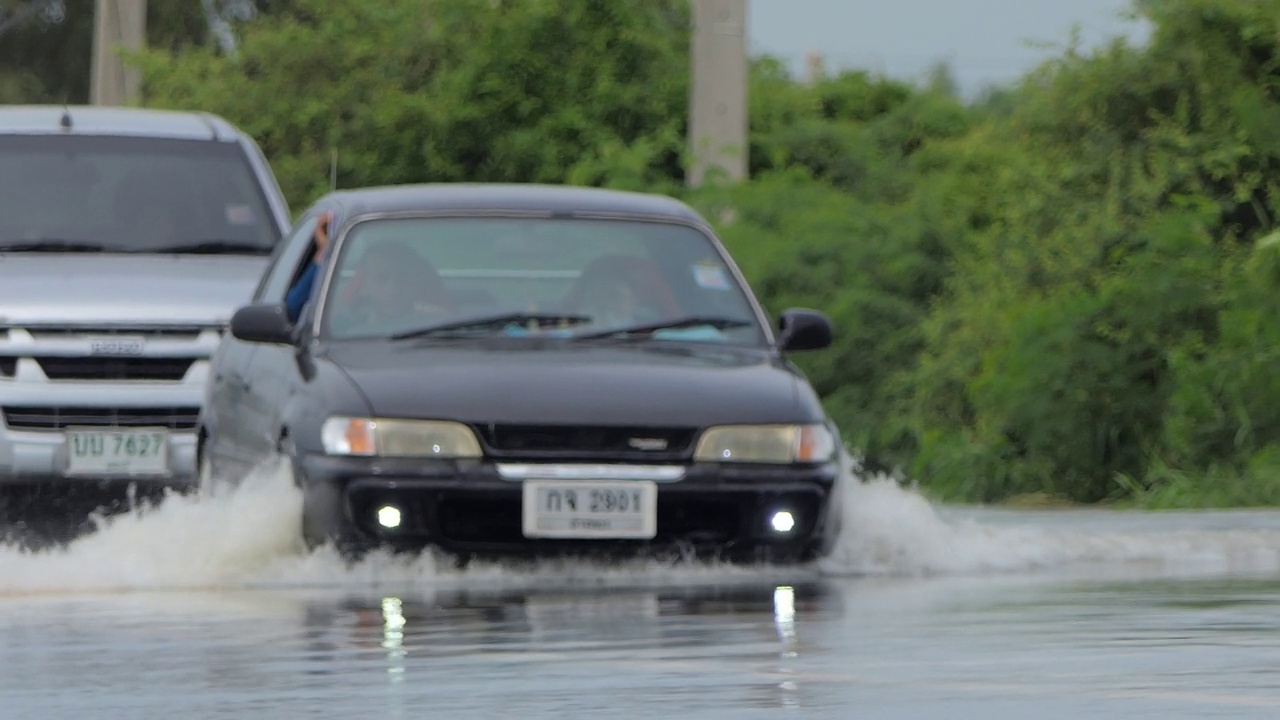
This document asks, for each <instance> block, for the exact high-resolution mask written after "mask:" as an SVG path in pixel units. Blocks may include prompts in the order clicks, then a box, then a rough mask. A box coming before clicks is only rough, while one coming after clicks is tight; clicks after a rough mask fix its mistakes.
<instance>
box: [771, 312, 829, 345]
mask: <svg viewBox="0 0 1280 720" xmlns="http://www.w3.org/2000/svg"><path fill="white" fill-rule="evenodd" d="M778 331H779V333H778V343H779V345H781V347H782V349H783V350H787V351H796V350H821V349H823V348H825V347H828V346H830V345H831V335H832V329H831V320H830V319H829V318H827V316H826V315H823V314H822V313H820V312H818V311H817V310H806V309H804V308H791V309H789V310H784V311H782V316H781V317H780V318H779V319H778Z"/></svg>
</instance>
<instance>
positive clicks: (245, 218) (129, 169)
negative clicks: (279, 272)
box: [0, 135, 278, 254]
mask: <svg viewBox="0 0 1280 720" xmlns="http://www.w3.org/2000/svg"><path fill="white" fill-rule="evenodd" d="M277 240H278V231H277V229H276V228H275V226H274V224H273V223H272V220H271V215H270V213H269V211H268V208H267V204H266V199H265V197H264V195H263V193H262V191H261V189H260V188H259V187H258V184H257V182H256V180H255V176H254V173H253V170H252V168H251V167H250V165H249V161H248V159H247V158H246V157H245V156H244V153H243V152H242V150H241V149H240V148H239V146H237V145H236V144H233V143H226V142H213V141H209V140H172V139H161V138H145V137H101V136H40V135H37V136H6V135H0V249H5V248H10V249H12V248H20V249H22V250H28V251H39V250H49V251H59V250H66V251H80V252H87V251H90V250H91V249H97V250H100V251H105V252H200V253H209V252H228V253H249V254H267V253H269V252H270V251H271V249H272V247H273V246H274V245H275V243H276V241H277ZM59 246H61V247H59Z"/></svg>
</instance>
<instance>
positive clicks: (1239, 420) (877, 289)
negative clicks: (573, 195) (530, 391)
mask: <svg viewBox="0 0 1280 720" xmlns="http://www.w3.org/2000/svg"><path fill="white" fill-rule="evenodd" d="M263 7H264V14H263V15H262V16H260V17H259V18H257V19H256V20H253V21H252V22H250V23H247V24H244V25H242V26H241V27H240V28H239V32H240V35H241V37H240V45H239V50H238V53H237V54H236V55H235V56H234V57H229V56H225V55H222V54H220V53H218V52H216V51H215V50H213V49H211V48H209V47H207V46H206V45H204V44H201V43H199V42H194V41H192V42H179V40H180V39H181V38H182V37H186V36H189V35H190V34H191V32H190V30H189V28H188V30H187V31H185V32H186V35H183V33H182V32H179V31H177V30H171V31H166V32H167V34H166V35H165V36H164V37H163V38H160V39H158V40H157V41H156V42H155V43H154V45H155V46H156V47H155V48H154V49H153V50H151V51H149V52H147V53H145V54H144V55H143V57H141V58H140V59H139V61H140V63H141V65H142V67H143V69H144V72H145V78H146V93H147V103H148V104H150V105H154V106H162V107H200V108H204V109H208V110H212V111H214V112H217V113H220V114H223V115H226V116H227V117H229V118H230V119H232V120H233V121H235V122H236V123H238V124H240V125H241V126H243V127H245V128H247V129H248V130H250V131H251V132H253V133H254V134H255V135H256V136H257V137H258V138H259V139H260V141H261V143H262V145H263V147H264V149H265V150H266V152H267V154H268V155H269V157H270V158H271V160H272V162H273V164H274V165H275V167H276V169H277V172H278V173H279V175H280V177H281V179H282V182H283V184H284V185H285V187H286V190H287V192H288V193H289V195H290V197H291V198H292V200H293V202H294V203H296V204H298V205H301V204H303V203H306V202H308V201H309V200H311V199H312V198H314V197H315V196H316V195H318V194H319V193H322V192H324V191H325V190H326V189H327V186H328V177H329V173H328V171H329V163H330V162H331V160H332V158H333V153H334V152H335V151H336V153H337V166H338V177H339V183H340V184H342V185H357V184H360V185H363V184H383V183H402V182H419V181H432V180H445V181H459V180H504V181H513V182H570V183H577V184H593V185H604V186H611V187H620V188H627V189H639V190H652V191H658V192H666V193H671V194H676V195H680V196H682V197H684V198H686V199H687V200H688V201H690V202H691V203H693V204H694V205H695V206H697V207H699V208H700V209H702V210H704V211H705V212H706V213H707V214H708V216H710V217H713V218H717V219H721V220H722V222H721V230H722V234H723V236H724V239H725V242H726V243H727V244H728V245H729V247H730V249H731V250H732V251H733V253H734V255H735V256H736V257H737V258H738V259H739V261H740V262H741V264H742V266H743V269H744V271H745V272H746V274H747V275H748V277H749V278H750V280H751V283H752V285H753V287H754V289H755V290H756V292H757V293H759V294H760V296H761V297H762V299H763V300H764V302H765V303H766V305H767V306H768V307H769V309H770V310H771V311H772V312H775V313H776V312H777V311H779V310H781V309H783V308H784V307H787V306H792V305H801V306H809V307H816V308H821V309H823V310H826V311H827V312H828V313H830V314H831V316H832V317H833V320H834V321H835V323H836V325H837V329H838V339H837V341H836V344H835V346H834V347H833V348H832V349H831V350H830V351H828V352H825V353H818V354H813V355H805V356H797V357H796V358H795V361H796V362H797V363H798V364H799V365H800V366H801V367H802V368H803V369H804V370H805V372H806V373H807V374H808V375H809V376H810V377H811V379H812V381H813V382H814V385H815V386H816V387H817V388H818V389H819V391H820V392H821V393H822V394H823V396H824V398H825V401H826V403H827V407H828V408H829V410H830V412H831V413H832V415H833V416H834V417H835V418H836V420H837V422H839V424H840V425H841V427H842V428H843V429H844V432H845V435H846V437H847V438H848V439H849V441H850V443H851V444H852V445H854V446H855V447H856V448H857V449H858V450H859V451H860V452H861V453H863V454H864V455H865V456H866V457H867V458H868V460H870V461H871V462H872V464H878V465H880V466H883V467H891V468H899V469H901V470H902V471H903V472H904V474H905V475H907V476H908V477H910V478H912V479H914V480H917V481H919V482H920V483H922V484H923V485H924V486H925V487H926V488H927V489H928V490H929V491H930V492H932V493H934V494H936V495H938V496H940V497H945V498H947V499H951V500H970V501H999V500H1003V499H1007V498H1010V497H1012V496H1016V495H1027V494H1038V495H1051V496H1056V497H1060V498H1065V499H1069V500H1075V501H1083V502H1095V501H1134V502H1139V503H1143V504H1148V505H1153V506H1162V507H1172V506H1184V505H1196V504H1211V505H1227V504H1260V503H1275V502H1276V501H1278V500H1280V481H1277V477H1276V473H1277V472H1278V471H1280V379H1277V378H1280V372H1277V369H1280V350H1278V349H1277V348H1280V299H1278V298H1280V295H1278V294H1277V293H1278V291H1280V241H1278V240H1277V239H1276V238H1278V237H1280V235H1277V234H1275V233H1276V221H1275V218H1276V217H1277V214H1278V213H1280V102H1277V100H1276V97H1277V94H1278V92H1280V36H1278V35H1277V34H1276V32H1275V28H1276V27H1277V23H1278V22H1280V2H1275V1H1274V0H1168V2H1164V3H1159V4H1157V3H1149V2H1141V3H1139V4H1138V7H1137V9H1138V10H1139V12H1141V13H1142V14H1144V15H1145V16H1146V17H1147V18H1148V19H1150V21H1151V22H1152V23H1153V24H1154V28H1155V32H1154V33H1153V35H1152V38H1151V41H1150V43H1149V44H1148V45H1146V46H1144V47H1131V46H1128V45H1126V44H1124V43H1121V42H1116V43H1114V44H1112V45H1109V46H1107V47H1103V48H1101V49H1099V50H1097V51H1095V52H1091V53H1084V52H1081V51H1079V50H1077V49H1074V48H1073V49H1068V50H1067V51H1066V52H1064V53H1063V54H1062V56H1061V57H1060V58H1058V59H1056V60H1054V61H1052V62H1049V63H1046V64H1045V65H1044V66H1043V67H1041V68H1039V69H1037V70H1036V71H1035V72H1033V73H1030V74H1028V75H1027V77H1026V78H1024V79H1023V81H1022V82H1021V83H1019V84H1018V85H1017V86H1015V87H1012V88H1008V89H1005V90H1003V91H1001V92H999V93H997V94H993V95H992V96H991V97H990V98H988V99H987V100H984V101H982V102H979V103H973V104H966V103H964V102H962V101H960V100H959V99H957V98H956V97H955V96H954V95H953V93H952V92H951V91H950V89H949V84H948V83H947V82H946V78H945V75H944V74H940V75H939V77H938V78H936V79H935V80H936V81H935V82H933V83H931V84H929V85H927V86H924V87H917V86H912V85H909V84H906V83H902V82H897V81H893V80H889V79H885V78H881V77H876V76H873V75H871V74H868V73H861V72H844V73H840V74H837V75H835V76H831V77H826V78H820V79H819V80H817V81H816V82H814V83H813V84H812V85H808V84H804V83H801V82H798V81H796V80H794V79H792V78H790V77H789V76H788V75H787V74H786V73H785V72H784V71H783V69H782V67H781V65H780V64H779V63H778V62H777V61H775V60H772V59H769V58H756V59H754V61H753V63H752V68H751V75H750V111H751V133H750V140H749V142H750V151H751V156H750V170H751V178H750V180H749V181H747V182H745V183H742V184H739V185H737V186H734V187H716V186H709V187H706V188H701V189H698V190H696V191H688V190H686V189H685V188H684V187H683V184H684V182H683V181H684V178H683V170H682V168H683V167H684V165H685V158H684V154H685V150H684V148H685V140H684V131H685V118H686V116H687V111H688V93H689V87H688V80H687V78H688V36H689V22H690V14H689V12H688V8H687V7H686V4H685V3H684V2H682V1H680V0H661V1H658V0H654V1H652V2H645V3H602V2H593V1H591V0H523V1H522V2H505V1H502V0H495V1H494V2H489V3H476V2H471V1H470V0H413V1H409V0H361V1H359V2H357V1H356V0H325V1H324V2H320V0H289V1H288V2H274V3H269V4H263ZM170 25H171V26H174V27H187V26H184V25H182V24H181V23H170ZM175 38H177V39H175ZM4 62H10V63H11V62H12V59H9V60H8V61H6V60H5V59H4V58H2V57H0V63H4ZM4 77H5V78H6V79H5V81H4V82H0V93H3V94H4V95H5V96H9V97H14V96H23V95H24V94H26V95H27V96H31V95H32V94H36V95H38V94H40V93H44V95H43V96H42V97H46V98H50V97H53V96H54V95H56V91H55V90H50V89H48V87H47V86H48V84H49V82H52V81H50V80H49V77H51V75H50V74H49V73H44V74H43V75H32V74H30V73H28V74H27V75H22V76H19V75H13V74H8V75H5V76H4ZM33 78H34V79H33ZM42 83H43V84H42ZM42 88H43V89H42ZM728 210H731V211H732V212H726V211H728Z"/></svg>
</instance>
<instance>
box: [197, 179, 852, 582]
mask: <svg viewBox="0 0 1280 720" xmlns="http://www.w3.org/2000/svg"><path fill="white" fill-rule="evenodd" d="M328 213H332V217H333V220H332V222H331V225H332V227H331V236H332V239H331V241H330V247H329V248H328V249H327V257H326V258H325V259H324V262H323V263H322V265H321V269H320V271H319V273H318V274H317V275H316V276H315V283H314V291H313V293H312V295H311V297H310V300H309V302H308V303H307V305H306V306H305V308H304V309H302V310H301V314H300V315H299V316H298V319H297V321H296V322H291V321H290V317H291V315H290V309H289V308H288V307H286V304H285V300H286V297H287V294H288V292H289V290H290V288H291V287H293V286H294V285H295V283H297V282H298V280H299V278H300V277H301V275H302V273H303V271H304V270H305V269H306V268H307V266H308V265H309V264H310V263H311V261H312V256H313V253H314V250H315V246H314V239H313V230H314V228H315V225H316V223H317V218H319V217H321V216H323V215H326V214H328ZM230 329H231V336H230V337H227V338H225V339H224V341H223V343H222V345H221V346H220V347H219V350H218V352H217V354H216V356H215V357H214V360H213V366H212V368H211V376H210V384H209V389H208V396H207V398H206V402H205V403H204V408H203V411H202V418H201V433H202V435H201V436H202V442H201V445H200V456H201V459H202V476H203V479H204V481H205V482H212V478H214V477H217V478H224V477H232V476H239V474H241V473H244V472H246V471H247V470H248V469H250V468H252V467H253V466H255V465H256V464H258V463H259V462H262V461H265V460H269V459H271V457H272V456H278V455H281V454H283V455H285V456H287V457H288V458H289V460H290V462H291V464H292V469H293V472H294V477H295V481H296V482H297V484H298V486H299V487H300V488H301V490H302V493H303V496H304V501H303V506H304V510H303V517H302V520H301V524H302V533H303V536H304V537H305V539H306V540H307V541H308V543H309V544H310V545H311V546H313V547H314V546H316V545H318V544H321V543H324V542H326V541H332V542H333V543H335V544H336V545H337V547H339V548H340V549H341V550H342V551H343V552H344V553H346V554H348V555H349V556H358V555H359V554H361V553H362V552H364V551H366V550H368V549H370V548H373V547H378V546H383V547H388V546H389V547H392V548H396V549H410V550H416V549H423V548H428V547H434V548H438V549H440V550H443V551H445V552H448V553H453V554H456V555H457V556H459V557H471V556H475V555H490V554H494V553H496V554H511V553H515V554H526V553H534V554H543V553H554V554H560V553H562V552H573V553H576V552H579V551H584V550H585V551H593V550H597V549H605V550H613V551H617V550H622V551H624V552H631V551H636V552H642V553H644V554H652V553H654V552H655V551H660V550H663V549H673V550H676V551H679V552H682V553H685V555H686V556H688V554H689V553H690V552H692V553H693V554H694V556H695V557H714V558H718V559H722V560H730V561H733V560H764V561H771V562H795V561H806V560H809V559H813V558H815V557H818V556H821V555H822V554H824V553H826V552H827V551H828V550H829V549H830V548H831V547H832V544H833V542H834V541H835V538H836V536H837V534H838V533H839V529H840V513H839V510H838V505H837V503H838V501H839V498H840V494H839V489H840V483H841V473H840V470H839V469H840V466H841V458H842V457H843V453H841V451H840V450H841V443H840V438H839V434H838V431H837V429H836V427H835V426H834V424H833V423H832V422H831V421H830V420H829V419H828V418H827V416H826V414H825V413H824V411H823V408H822V406H821V403H820V401H819V398H818V396H817V395H816V393H815V392H814V390H813V389H812V388H811V387H810V385H809V383H808V382H807V381H806V379H805V378H804V377H803V375H801V374H800V372H799V371H798V370H797V369H796V368H795V367H794V366H793V365H792V364H791V363H789V362H788V361H787V360H786V358H785V356H784V353H785V352H789V351H800V350H812V349H819V348H823V347H826V346H827V345H828V344H829V343H830V342H831V333H832V330H831V325H830V323H829V321H828V320H827V318H826V317H825V316H824V315H822V314H821V313H818V312H815V311H811V310H798V309H797V310H788V311H786V312H783V313H782V315H781V318H780V321H779V330H778V331H777V332H775V331H774V329H773V328H772V327H771V323H770V322H769V321H768V319H767V316H766V315H765V314H764V312H763V310H762V309H761V307H760V305H759V303H758V302H757V301H756V299H755V298H754V297H753V296H752V294H751V292H750V290H749V289H748V287H747V284H746V282H745V281H744V280H743V278H742V275H741V273H740V272H739V270H738V269H737V267H736V266H735V264H734V263H733V261H732V260H731V259H730V257H729V255H728V254H727V252H726V251H725V249H724V248H723V246H722V245H721V243H720V242H719V240H718V239H717V238H716V236H715V234H714V232H713V230H712V229H711V227H710V225H709V224H708V223H707V222H706V221H705V220H704V219H703V218H702V217H700V216H699V215H698V214H697V213H696V212H695V211H694V210H692V209H691V208H690V207H688V206H687V205H685V204H684V203H681V202H679V201H677V200H674V199H672V198H667V197H662V196H654V195H646V194H637V193H625V192H618V191H607V190H601V189H589V188H576V187H560V186H539V185H485V184H448V185H419V186H399V187H388V188H368V189H359V190H347V191H340V192H334V193H331V194H329V195H327V196H325V197H324V198H322V199H321V200H319V201H318V202H317V203H316V204H315V205H314V206H313V207H311V208H309V209H308V210H307V211H306V212H305V213H304V214H303V215H302V216H301V218H300V220H299V221H298V222H297V224H296V226H295V229H294V231H293V233H292V235H291V237H290V238H288V239H287V240H286V241H285V242H283V243H282V244H281V247H280V249H279V250H278V251H277V252H276V254H275V256H274V258H273V259H272V261H271V264H270V266H269V267H268V269H267V271H266V273H265V275H264V276H263V278H262V280H261V283H260V285H259V286H258V288H257V290H256V293H255V296H254V299H253V304H251V305H249V306H247V307H243V308H241V309H240V310H239V311H238V312H237V313H236V314H235V315H234V317H233V318H232V320H231V326H230Z"/></svg>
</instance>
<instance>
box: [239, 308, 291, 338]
mask: <svg viewBox="0 0 1280 720" xmlns="http://www.w3.org/2000/svg"><path fill="white" fill-rule="evenodd" d="M231 336H232V337H234V338H236V339H237V340H243V341H245V342H251V343H267V344H271V345H291V344H293V327H292V325H290V323H289V313H288V311H287V310H286V308H285V306H284V303H258V304H255V305H246V306H245V307H242V308H240V309H239V310H237V311H236V312H235V314H234V315H232V316H231Z"/></svg>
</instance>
